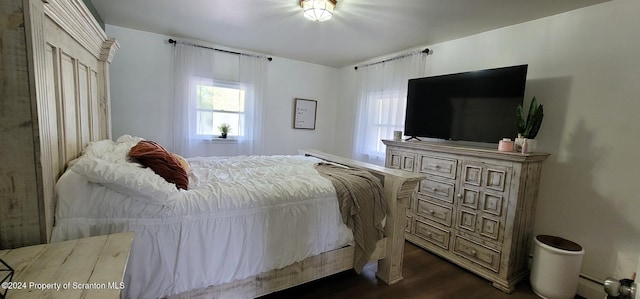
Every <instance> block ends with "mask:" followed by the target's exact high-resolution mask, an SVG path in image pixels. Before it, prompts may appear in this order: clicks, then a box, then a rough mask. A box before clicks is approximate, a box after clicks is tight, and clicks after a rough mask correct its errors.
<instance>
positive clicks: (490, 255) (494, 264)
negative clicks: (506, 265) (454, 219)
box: [453, 236, 500, 273]
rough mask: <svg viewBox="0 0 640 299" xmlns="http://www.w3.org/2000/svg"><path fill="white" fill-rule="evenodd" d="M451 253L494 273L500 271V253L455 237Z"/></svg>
mask: <svg viewBox="0 0 640 299" xmlns="http://www.w3.org/2000/svg"><path fill="white" fill-rule="evenodd" d="M453 252H454V253H456V254H457V255H459V256H462V257H464V258H466V259H468V260H470V261H472V262H474V263H476V264H478V265H480V266H483V267H485V268H487V269H490V270H492V271H494V272H496V273H497V272H498V271H499V270H500V252H499V251H496V250H493V249H491V248H488V247H485V246H483V245H481V244H478V243H475V242H473V241H470V240H467V239H465V238H463V237H460V236H455V240H454V245H453Z"/></svg>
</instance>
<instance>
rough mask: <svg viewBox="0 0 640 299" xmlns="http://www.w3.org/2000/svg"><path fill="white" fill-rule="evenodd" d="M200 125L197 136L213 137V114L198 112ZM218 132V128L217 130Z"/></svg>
mask: <svg viewBox="0 0 640 299" xmlns="http://www.w3.org/2000/svg"><path fill="white" fill-rule="evenodd" d="M197 115H198V125H197V127H198V128H197V130H196V134H198V135H213V134H214V132H215V131H214V126H213V112H211V111H198V113H197ZM216 131H217V128H216Z"/></svg>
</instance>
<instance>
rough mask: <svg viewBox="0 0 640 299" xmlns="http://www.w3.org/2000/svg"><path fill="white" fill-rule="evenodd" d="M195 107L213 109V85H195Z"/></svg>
mask: <svg viewBox="0 0 640 299" xmlns="http://www.w3.org/2000/svg"><path fill="white" fill-rule="evenodd" d="M196 96H197V102H196V108H197V109H213V86H207V85H196Z"/></svg>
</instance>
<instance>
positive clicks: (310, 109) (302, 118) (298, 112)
mask: <svg viewBox="0 0 640 299" xmlns="http://www.w3.org/2000/svg"><path fill="white" fill-rule="evenodd" d="M317 107H318V101H316V100H305V99H298V98H296V99H294V100H293V128H294V129H307V130H315V129H316V108H317Z"/></svg>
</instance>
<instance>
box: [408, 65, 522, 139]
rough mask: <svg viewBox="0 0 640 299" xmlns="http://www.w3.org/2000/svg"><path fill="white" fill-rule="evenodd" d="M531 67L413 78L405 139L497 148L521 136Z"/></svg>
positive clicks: (409, 91) (510, 67)
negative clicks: (519, 118) (520, 111)
mask: <svg viewBox="0 0 640 299" xmlns="http://www.w3.org/2000/svg"><path fill="white" fill-rule="evenodd" d="M526 80H527V65H517V66H509V67H502V68H494V69H486V70H480V71H472V72H465V73H457V74H448V75H440V76H432V77H425V78H416V79H410V80H409V85H408V90H407V109H406V114H405V124H404V135H405V136H410V137H412V138H413V137H416V138H419V137H427V138H436V139H444V140H455V141H473V142H482V143H498V141H499V140H501V139H502V138H505V137H507V138H514V137H516V135H517V133H518V132H517V127H516V109H517V107H518V105H520V104H522V101H523V98H524V89H525V83H526Z"/></svg>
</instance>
